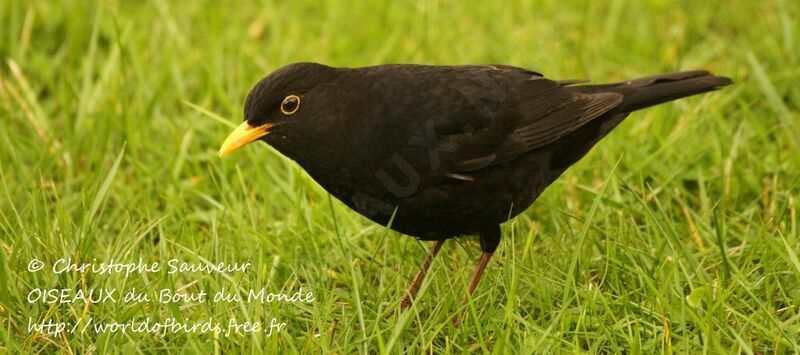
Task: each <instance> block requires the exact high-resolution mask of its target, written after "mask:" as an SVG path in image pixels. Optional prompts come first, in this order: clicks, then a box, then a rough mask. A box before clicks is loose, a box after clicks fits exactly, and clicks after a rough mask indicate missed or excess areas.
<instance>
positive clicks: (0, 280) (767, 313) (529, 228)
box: [0, 0, 800, 354]
mask: <svg viewBox="0 0 800 355" xmlns="http://www.w3.org/2000/svg"><path fill="white" fill-rule="evenodd" d="M0 23H3V26H0V59H2V63H0V67H1V68H0V180H1V182H2V184H0V196H2V198H0V259H2V263H0V321H1V322H0V349H2V350H4V351H6V352H8V353H31V352H33V353H52V352H56V351H60V352H69V353H105V352H125V353H128V352H143V353H150V352H164V353H184V352H187V353H192V352H200V353H209V352H217V353H238V352H247V353H250V352H252V353H260V352H262V351H264V352H269V353H275V352H279V351H280V352H320V351H325V352H337V353H355V352H358V353H378V352H387V353H399V352H406V353H421V352H435V353H450V352H452V353H462V352H466V351H480V352H495V353H505V352H521V353H530V352H547V353H549V352H565V353H572V352H589V353H597V352H603V353H606V352H617V353H619V352H624V353H674V352H678V353H684V352H688V353H709V354H716V353H721V352H732V353H791V352H794V353H797V352H800V346H798V344H800V309H798V305H799V304H800V261H799V260H798V254H799V253H800V252H799V251H800V234H799V232H798V211H797V208H798V199H799V198H800V193H798V192H800V175H798V173H799V172H800V155H798V153H797V152H798V148H800V141H798V139H797V137H798V136H799V135H800V120H798V112H799V111H800V104H799V103H800V89H798V86H797V82H798V81H800V48H798V47H799V46H800V45H798V43H800V4H798V3H797V2H795V1H788V0H787V1H756V0H747V1H738V2H736V4H735V5H734V4H732V3H730V2H727V1H709V2H695V1H678V2H676V1H662V0H651V1H641V2H640V1H626V0H614V1H570V2H568V3H565V2H561V1H538V2H521V3H519V4H516V3H515V4H507V3H505V2H494V3H492V2H475V3H472V4H466V3H461V2H459V3H456V2H453V1H431V2H419V3H405V2H395V1H383V2H365V3H363V4H361V5H354V3H349V2H344V1H330V2H325V3H320V2H316V1H307V2H306V1H290V2H279V1H265V2H249V1H248V2H231V3H227V2H217V1H184V2H163V1H147V2H132V1H103V2H82V1H78V2H67V1H36V0H32V1H26V2H24V1H7V0H0ZM306 60H307V61H317V62H322V63H326V64H331V65H337V66H361V65H370V64H379V63H390V62H415V63H432V64H458V63H503V64H512V65H518V66H523V67H528V68H531V69H535V70H539V71H542V72H544V73H545V74H547V75H548V76H549V77H553V78H562V79H566V78H592V79H593V80H595V81H612V80H622V79H628V78H633V77H636V76H642V75H648V74H654V73H659V72H667V71H675V70H682V69H696V68H704V69H709V70H712V71H713V72H715V73H718V74H724V75H727V76H730V77H732V78H733V79H734V81H735V85H734V86H731V87H728V88H726V89H724V90H722V91H719V92H717V93H714V94H710V95H704V96H701V97H696V98H691V99H686V100H681V101H679V102H676V103H671V104H667V105H663V106H660V107H657V108H653V109H649V110H646V111H643V112H640V113H637V114H634V115H632V116H631V117H630V118H629V119H628V120H627V121H626V122H625V123H623V124H622V125H621V126H620V127H619V128H618V129H617V130H616V131H615V132H614V133H613V134H611V135H610V136H609V137H608V138H606V139H605V140H604V141H603V142H601V144H599V145H598V146H597V147H596V148H595V149H594V150H593V151H592V152H591V153H590V154H589V155H588V156H587V157H586V158H585V159H583V160H582V161H581V162H580V163H578V164H577V165H575V166H574V167H572V168H571V169H570V170H569V171H568V172H567V173H565V174H564V175H563V176H562V177H561V178H560V179H559V180H558V181H557V182H556V183H554V184H553V185H552V186H551V187H550V188H548V189H547V191H546V192H545V193H544V194H543V195H542V196H541V197H540V198H539V200H538V201H537V202H536V203H535V204H534V205H533V206H532V207H531V208H529V209H528V210H527V211H526V212H525V213H524V214H522V215H520V216H519V217H517V218H515V219H514V220H512V221H510V222H508V223H506V224H505V225H504V226H503V234H504V238H503V241H502V243H501V245H500V248H499V252H498V253H497V254H496V256H495V258H494V259H493V261H492V263H491V264H490V266H489V268H488V271H487V274H486V275H485V278H484V280H483V282H482V284H481V285H480V287H479V289H478V291H477V292H476V294H475V296H474V297H473V298H472V299H471V302H470V304H469V308H468V316H467V318H466V319H465V321H464V323H463V325H462V326H461V327H460V328H454V327H453V326H452V325H451V324H450V322H449V317H450V315H451V314H452V313H454V312H456V311H457V310H458V307H459V302H460V299H461V297H462V295H463V293H464V289H465V287H466V284H467V282H468V277H469V274H470V272H471V269H472V265H473V264H474V262H475V261H476V260H477V257H478V248H477V246H476V244H475V243H473V242H472V241H470V240H469V239H461V240H458V241H450V242H448V243H447V244H445V247H444V248H443V252H442V253H441V254H440V256H439V257H438V259H437V260H435V262H434V263H433V267H432V271H431V273H430V274H429V277H428V280H427V281H426V283H425V284H424V286H423V290H422V295H421V297H420V299H419V302H418V303H417V304H416V305H415V307H414V308H413V309H412V310H411V311H409V312H406V313H403V314H402V315H400V316H394V317H389V318H386V317H385V316H384V315H385V314H386V312H388V311H389V310H391V309H394V308H395V307H396V306H397V301H398V300H399V298H400V297H401V295H402V292H403V291H404V289H405V286H406V284H407V282H409V280H410V279H411V278H412V277H413V275H414V273H415V272H416V267H417V266H418V265H419V263H420V262H421V260H422V258H423V256H424V255H425V252H426V248H427V245H426V244H424V243H420V242H417V241H415V240H413V239H411V238H407V237H404V236H401V235H399V234H397V233H395V232H391V231H387V230H386V228H384V227H382V226H378V225H374V224H372V223H370V222H368V221H367V220H365V219H364V218H362V217H360V216H359V215H357V214H356V213H354V212H352V211H350V210H349V209H348V208H347V207H345V206H344V205H343V204H342V203H340V202H339V201H336V200H332V199H331V198H330V197H329V196H328V195H327V194H326V192H325V191H324V190H323V189H321V188H320V187H319V186H318V185H316V184H315V183H314V182H313V181H312V180H311V179H310V178H309V177H308V176H307V175H306V174H305V173H304V172H303V171H302V170H301V169H300V168H299V167H298V166H296V165H295V164H294V163H292V162H291V161H289V160H288V159H286V158H283V157H281V156H280V155H279V154H278V153H277V152H275V151H273V150H271V149H269V148H267V147H266V146H262V145H260V146H250V147H247V148H246V149H243V150H242V151H241V152H237V153H236V154H235V155H234V156H232V157H231V158H226V159H223V160H220V159H218V158H217V156H216V154H215V153H216V149H217V148H218V147H219V144H220V143H221V141H222V140H223V139H224V137H225V136H226V134H227V133H228V131H229V129H230V127H229V125H230V124H231V123H235V122H238V121H239V120H240V119H241V111H242V106H243V100H244V97H245V95H246V93H247V92H248V90H249V89H250V87H251V86H252V85H253V83H255V82H256V81H257V80H258V79H260V78H261V77H262V76H263V75H265V74H266V73H268V72H270V71H272V70H274V69H277V68H278V67H280V66H282V65H284V64H287V63H291V62H295V61H306ZM34 258H36V259H39V260H42V261H44V262H45V263H46V264H47V265H50V264H52V263H53V262H55V261H56V260H58V259H60V258H72V259H73V260H76V261H77V260H80V261H83V262H91V261H92V260H95V261H96V262H101V261H108V260H110V259H114V260H118V261H126V262H132V261H136V260H138V259H140V258H141V259H142V260H144V261H147V262H153V261H162V262H165V261H166V260H169V259H173V258H177V259H180V260H184V261H187V262H191V263H203V262H212V263H216V262H220V261H225V262H248V261H249V262H251V263H252V268H251V269H249V270H248V271H247V272H245V273H236V272H232V273H226V274H218V273H214V274H205V273H199V272H195V273H179V274H168V273H166V272H160V273H154V274H133V275H130V276H128V277H125V275H124V274H123V275H120V274H112V275H96V274H90V273H89V274H86V273H79V272H66V273H61V274H54V273H52V272H47V271H42V272H29V271H27V266H28V263H29V262H30V260H32V259H34ZM261 287H265V288H267V289H268V290H269V291H271V292H288V293H292V292H295V291H297V290H299V289H300V288H301V287H302V289H303V290H311V291H312V292H313V294H314V297H315V301H314V302H310V303H295V304H279V303H270V304H266V305H261V304H257V303H247V302H232V303H219V302H218V303H214V302H188V303H182V304H161V303H158V302H144V303H125V302H120V303H99V304H88V305H87V304H84V303H81V302H77V303H64V304H45V303H42V302H34V303H29V302H28V301H27V299H26V297H27V296H28V294H29V292H30V291H31V290H32V289H36V288H71V289H83V290H89V289H91V288H114V289H119V290H130V289H136V290H142V291H143V292H145V293H149V294H152V295H154V294H156V293H157V292H158V290H160V289H164V288H166V289H181V290H182V291H185V292H199V291H201V290H206V291H207V292H209V293H214V292H217V291H219V290H221V289H223V288H224V289H226V290H238V292H245V290H248V289H251V288H255V289H258V288H261ZM170 317H175V318H177V319H181V320H186V321H198V320H200V321H202V320H204V319H209V318H210V319H212V320H218V321H222V322H227V321H228V319H230V318H235V319H238V320H240V321H245V320H250V321H263V322H266V323H269V322H270V320H271V319H272V318H276V319H278V320H280V321H281V322H285V323H286V324H287V325H286V329H285V331H284V332H282V333H280V334H278V335H274V336H269V337H267V336H265V335H264V334H238V335H232V336H229V337H225V336H223V335H220V334H213V333H211V334H167V335H153V334H141V333H127V334H122V333H115V334H94V333H91V332H86V333H69V334H67V333H61V334H56V335H42V334H37V333H36V332H28V327H27V326H28V323H29V319H33V320H34V321H36V320H43V319H54V320H56V321H63V322H68V323H75V322H86V321H87V320H88V319H89V318H92V319H94V320H95V321H112V320H116V321H120V322H122V321H129V320H131V319H144V318H151V319H153V320H165V319H167V318H170Z"/></svg>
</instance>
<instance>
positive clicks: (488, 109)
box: [440, 67, 622, 174]
mask: <svg viewBox="0 0 800 355" xmlns="http://www.w3.org/2000/svg"><path fill="white" fill-rule="evenodd" d="M512 68H513V67H512ZM508 70H509V68H506V67H502V68H498V72H505V73H506V74H507V71H508ZM490 77H491V75H490ZM507 78H508V76H507V75H504V76H499V77H497V78H493V79H494V80H495V82H494V83H492V80H489V81H487V80H486V78H477V79H475V82H474V83H473V88H472V90H462V92H461V94H462V95H464V96H465V97H466V101H468V102H470V105H468V108H467V109H462V112H458V113H454V114H452V115H449V116H448V120H447V121H446V122H445V123H446V124H445V125H442V127H446V126H450V127H457V126H459V124H458V121H460V120H462V119H463V120H468V121H469V122H484V123H485V124H483V125H481V126H480V127H469V126H468V127H466V128H462V130H461V132H458V131H456V130H452V129H449V130H447V129H445V130H442V131H440V133H444V135H446V136H447V141H448V144H450V149H451V152H452V154H450V155H449V157H450V159H448V160H449V164H448V170H450V173H453V174H457V173H458V172H470V171H475V170H479V169H482V168H484V167H487V166H490V165H495V164H500V163H503V162H507V161H510V160H513V159H514V158H516V157H519V156H520V155H522V154H524V153H526V152H528V151H531V150H534V149H537V148H540V147H543V146H545V145H547V144H549V143H552V142H553V141H555V140H557V139H559V138H561V137H563V136H564V135H566V134H569V133H571V132H573V131H575V130H576V129H578V128H580V127H581V126H583V125H584V124H586V123H587V122H589V121H591V120H592V119H594V118H597V117H599V116H600V115H602V114H604V113H606V112H608V111H610V110H611V109H613V108H614V107H615V106H617V105H619V103H620V102H622V95H620V94H617V93H607V92H606V93H591V94H588V93H581V92H577V91H574V90H572V89H570V88H568V87H566V85H564V84H562V83H558V82H555V81H551V80H547V79H544V78H542V77H541V76H538V75H531V76H528V77H527V78H526V79H524V80H516V79H518V77H516V78H515V80H512V81H511V83H509V81H508V79H507ZM458 87H462V88H463V87H465V86H464V85H459V86H458ZM467 87H468V86H467ZM475 115H478V116H482V117H481V119H475V117H474V116H475Z"/></svg>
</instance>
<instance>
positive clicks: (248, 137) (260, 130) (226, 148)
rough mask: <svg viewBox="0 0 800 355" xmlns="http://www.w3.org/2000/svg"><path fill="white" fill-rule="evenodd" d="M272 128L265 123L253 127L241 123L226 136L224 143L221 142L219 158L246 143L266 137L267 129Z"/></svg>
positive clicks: (245, 122)
mask: <svg viewBox="0 0 800 355" xmlns="http://www.w3.org/2000/svg"><path fill="white" fill-rule="evenodd" d="M272 126H273V124H271V123H265V124H263V125H260V126H256V127H253V126H251V125H249V124H248V123H247V121H244V122H242V124H240V125H239V127H236V129H234V130H233V132H231V134H229V135H228V138H225V142H223V143H222V147H220V148H219V156H220V157H223V156H225V155H228V154H229V153H231V152H233V151H234V150H237V149H239V148H241V147H242V146H244V145H246V144H247V143H250V142H252V141H254V140H256V139H259V138H261V137H263V136H265V135H267V133H269V128H270V127H272Z"/></svg>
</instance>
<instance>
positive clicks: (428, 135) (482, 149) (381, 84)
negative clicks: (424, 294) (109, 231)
mask: <svg viewBox="0 0 800 355" xmlns="http://www.w3.org/2000/svg"><path fill="white" fill-rule="evenodd" d="M729 83H730V80H729V79H727V78H724V77H718V76H713V75H711V74H709V73H708V72H705V71H689V72H679V73H671V74H664V75H657V76H652V77H646V78H640V79H635V80H631V81H626V82H619V83H613V84H602V85H586V84H584V83H582V82H576V81H552V80H548V79H545V78H544V77H543V76H542V75H541V74H539V73H536V72H533V71H529V70H525V69H521V68H516V67H511V66H505V65H467V66H425V65H381V66H373V67H364V68H332V67H328V66H324V65H320V64H314V63H297V64H291V65H288V66H286V67H283V68H281V69H279V70H277V71H275V72H274V73H272V74H270V75H268V76H267V77H265V78H264V79H262V80H261V81H260V82H258V84H256V86H255V87H254V88H253V90H252V91H251V92H250V94H249V95H248V97H247V101H246V105H245V110H244V114H245V123H244V124H243V126H242V127H240V129H239V130H242V132H245V131H247V132H251V133H252V132H255V131H256V130H258V129H261V128H259V127H263V129H261V130H260V131H258V132H260V133H258V134H256V133H252V134H251V135H250V136H247V137H249V138H247V139H239V143H241V142H244V143H247V142H249V141H250V140H253V139H261V140H264V141H266V142H267V143H268V144H270V145H271V146H273V147H274V148H276V149H277V150H278V151H280V152H281V153H283V154H284V155H286V156H288V157H289V158H292V159H294V160H295V161H297V163H298V164H300V165H301V166H302V167H303V168H304V169H305V170H306V171H307V172H308V173H309V174H310V175H311V177H313V178H314V180H316V181H317V182H318V183H319V184H320V185H321V186H322V187H324V188H325V189H326V190H327V191H329V192H330V193H331V194H332V195H334V196H335V197H336V198H338V199H339V200H341V201H342V202H344V203H345V204H347V205H348V206H349V207H351V208H352V209H354V210H356V211H358V212H359V213H361V214H362V215H364V216H366V217H367V218H369V219H371V220H373V221H375V222H376V223H380V224H384V225H386V224H387V223H389V221H390V219H391V220H392V223H391V228H392V229H394V230H397V231H399V232H401V233H404V234H407V235H411V236H414V237H417V238H419V239H422V240H437V241H441V240H445V239H448V238H452V237H456V236H459V235H465V234H477V235H479V237H480V241H481V249H482V250H483V252H484V257H482V258H481V263H480V264H479V270H478V271H476V274H475V275H474V277H473V281H472V282H471V283H470V287H469V291H470V292H472V290H474V287H475V285H476V284H477V281H478V280H479V279H480V273H481V272H482V270H483V267H485V264H486V262H488V260H489V256H491V253H492V252H494V251H495V249H496V248H497V245H498V243H499V241H500V228H499V225H500V224H501V223H503V222H505V221H506V220H508V219H509V218H510V217H513V216H515V215H517V214H519V213H520V212H522V211H524V210H525V209H526V208H527V207H528V206H530V204H531V203H533V201H534V200H535V199H536V198H537V197H538V196H539V194H540V193H541V192H542V191H543V190H544V189H545V188H546V187H547V186H548V185H549V184H550V183H552V182H553V181H554V180H555V179H556V178H557V177H558V176H559V175H560V174H561V173H563V172H564V171H565V170H566V169H567V168H568V167H569V166H570V165H572V164H574V163H575V162H577V161H578V160H579V159H580V158H581V157H583V156H584V155H585V154H586V153H587V152H588V151H589V150H590V149H591V148H592V146H594V145H595V144H596V143H597V142H598V141H599V140H600V139H601V138H603V137H604V136H605V135H606V134H608V133H609V132H610V131H611V130H612V129H614V127H616V126H617V125H618V124H619V123H620V122H621V121H622V120H623V119H624V118H625V117H627V116H628V114H629V113H631V112H632V111H635V110H639V109H642V108H646V107H649V106H652V105H656V104H660V103H663V102H666V101H671V100H675V99H679V98H682V97H686V96H690V95H695V94H699V93H704V92H708V91H712V90H715V89H717V88H719V87H721V86H724V85H728V84H729ZM289 96H294V97H296V98H297V100H298V104H299V107H297V108H296V111H294V112H292V113H288V111H286V110H284V108H285V107H283V106H284V105H285V100H288V98H289ZM248 130H249V131H248ZM262 131H263V132H262ZM262 133H263V134H262ZM234 136H235V135H234V134H232V137H231V138H229V141H230V142H233V141H235V140H236V137H239V136H236V137H234ZM253 137H255V138H253ZM251 138H252V139H251ZM229 141H226V144H227V146H228V148H227V149H226V146H225V145H223V148H222V149H221V153H227V152H228V151H230V150H233V149H236V148H238V147H239V146H241V145H243V144H239V143H237V144H236V145H235V147H234V146H233V144H234V143H236V142H234V143H229ZM231 147H233V149H231ZM392 218H393V219H392ZM440 246H441V243H437V244H436V246H435V247H434V252H432V253H431V255H430V256H429V258H428V259H426V261H427V263H428V264H429V262H430V258H432V257H433V256H434V255H435V252H437V251H438V250H439V247H440ZM484 259H485V260H484ZM426 269H427V266H425V267H423V270H422V271H421V272H420V274H419V275H418V277H417V280H415V282H414V283H412V287H411V289H410V290H409V293H408V294H407V297H406V299H405V300H404V302H403V306H404V307H405V306H408V304H410V300H411V298H412V297H413V294H414V293H415V292H416V287H418V286H419V285H418V284H417V283H418V281H420V282H421V280H422V277H424V273H425V270H426ZM415 284H416V285H415Z"/></svg>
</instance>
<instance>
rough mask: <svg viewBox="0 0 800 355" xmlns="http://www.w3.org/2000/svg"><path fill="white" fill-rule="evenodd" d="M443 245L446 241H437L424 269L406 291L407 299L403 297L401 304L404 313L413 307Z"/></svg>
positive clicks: (423, 266) (421, 269)
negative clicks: (418, 292) (412, 303)
mask: <svg viewBox="0 0 800 355" xmlns="http://www.w3.org/2000/svg"><path fill="white" fill-rule="evenodd" d="M443 244H444V240H437V241H436V244H434V245H433V248H431V251H430V253H428V255H427V256H426V257H425V260H424V261H423V262H422V267H420V270H419V272H417V276H415V277H414V281H412V282H411V285H410V286H408V291H406V295H405V297H403V301H401V302H400V310H401V311H404V310H406V309H407V308H408V307H411V302H412V301H413V300H414V297H415V296H416V295H417V291H419V287H420V286H422V280H425V275H426V274H427V273H428V269H429V268H430V267H431V263H432V262H433V258H434V257H436V254H438V253H439V249H441V248H442V245H443Z"/></svg>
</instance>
